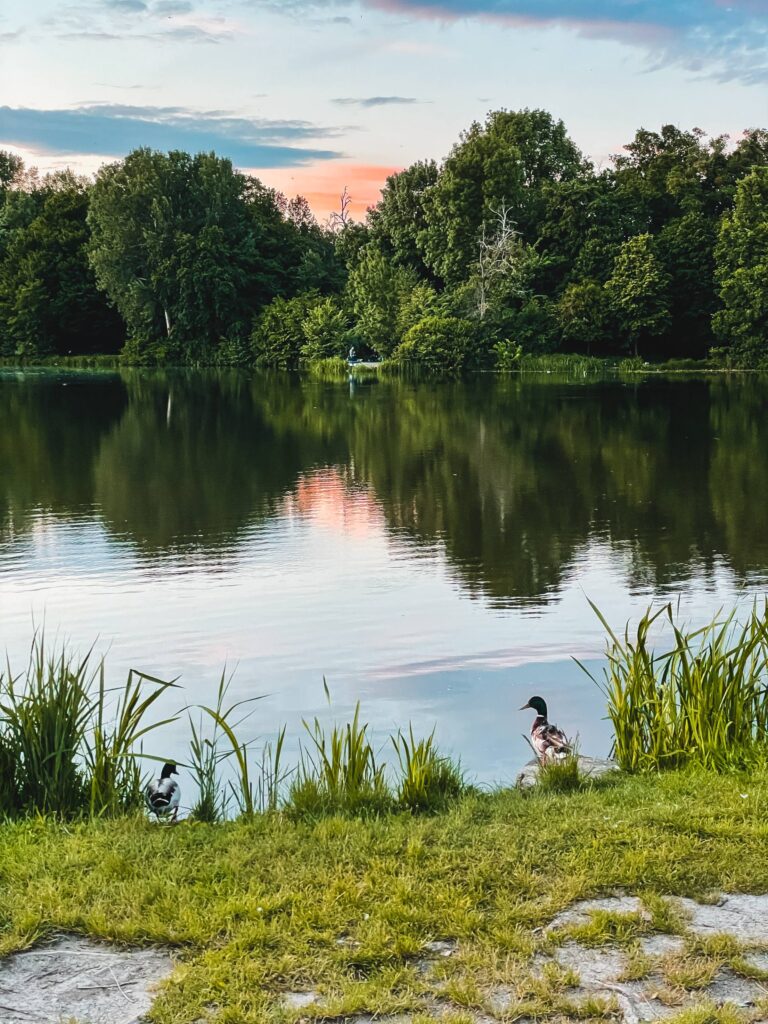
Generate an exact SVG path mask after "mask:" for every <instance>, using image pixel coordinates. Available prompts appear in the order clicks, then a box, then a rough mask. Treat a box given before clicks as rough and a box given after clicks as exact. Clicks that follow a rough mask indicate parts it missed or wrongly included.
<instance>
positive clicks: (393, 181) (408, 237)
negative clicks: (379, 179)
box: [369, 160, 438, 278]
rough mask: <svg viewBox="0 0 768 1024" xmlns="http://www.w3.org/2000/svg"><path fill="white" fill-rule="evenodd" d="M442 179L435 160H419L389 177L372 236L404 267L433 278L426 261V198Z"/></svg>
mask: <svg viewBox="0 0 768 1024" xmlns="http://www.w3.org/2000/svg"><path fill="white" fill-rule="evenodd" d="M437 180H438V169H437V164H436V163H435V161H434V160H425V161H419V162H417V163H415V164H412V165H411V166H410V167H407V168H406V169H405V170H404V171H400V172H399V173H398V174H392V175H390V176H389V177H388V178H387V181H386V184H385V185H384V188H383V189H382V190H381V199H380V201H379V202H378V204H377V205H376V207H375V208H374V209H373V210H372V211H371V214H370V217H369V224H370V228H371V233H372V235H373V237H374V239H376V240H377V241H379V242H380V244H381V245H382V247H383V249H384V251H386V252H388V253H390V254H391V256H392V258H393V259H394V260H395V262H396V263H398V264H399V265H400V266H402V267H410V268H411V269H412V270H415V271H416V272H417V273H418V274H419V275H420V276H422V277H426V278H429V277H431V274H430V270H429V268H428V266H427V265H426V264H425V262H424V252H423V246H424V232H425V230H426V228H427V220H426V213H425V210H424V200H425V197H426V195H427V193H428V191H429V189H431V188H432V187H433V186H434V185H435V184H436V183H437Z"/></svg>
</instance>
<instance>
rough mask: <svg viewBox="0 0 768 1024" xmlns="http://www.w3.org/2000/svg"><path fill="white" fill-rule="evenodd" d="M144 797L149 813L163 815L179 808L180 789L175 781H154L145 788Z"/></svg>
mask: <svg viewBox="0 0 768 1024" xmlns="http://www.w3.org/2000/svg"><path fill="white" fill-rule="evenodd" d="M144 796H145V798H146V801H147V806H148V807H149V809H150V811H154V813H155V814H163V813H165V812H166V811H173V810H175V809H176V808H177V807H178V806H179V799H180V798H181V788H180V787H179V784H178V782H176V780H175V779H155V780H154V782H150V784H149V785H148V786H147V788H146V790H145V793H144Z"/></svg>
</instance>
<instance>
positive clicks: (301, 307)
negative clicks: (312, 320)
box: [251, 291, 320, 370]
mask: <svg viewBox="0 0 768 1024" xmlns="http://www.w3.org/2000/svg"><path fill="white" fill-rule="evenodd" d="M319 301H320V296H319V295H318V294H317V292H314V291H312V292H304V293H302V294H301V295H297V296H295V298H293V299H284V298H281V297H280V296H278V297H277V298H276V299H273V300H272V301H271V302H270V304H269V305H268V306H267V307H266V308H265V309H264V310H262V312H261V314H260V315H259V316H258V318H257V319H256V322H255V324H254V328H253V332H252V334H251V349H252V352H253V357H254V359H255V361H256V362H257V363H261V364H263V365H264V366H276V367H278V368H280V369H283V370H286V369H290V368H291V367H294V366H297V365H298V362H299V358H300V356H301V349H302V346H303V345H304V342H305V340H306V339H305V337H304V331H303V324H304V321H305V320H306V318H307V314H308V313H309V311H310V310H311V309H312V307H313V306H315V305H316V304H317V303H318V302H319Z"/></svg>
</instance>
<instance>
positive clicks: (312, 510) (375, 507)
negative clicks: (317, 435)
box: [282, 466, 386, 539]
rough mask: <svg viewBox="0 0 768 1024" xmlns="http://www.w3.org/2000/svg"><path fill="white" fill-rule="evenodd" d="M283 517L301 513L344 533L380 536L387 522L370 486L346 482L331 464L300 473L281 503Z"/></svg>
mask: <svg viewBox="0 0 768 1024" xmlns="http://www.w3.org/2000/svg"><path fill="white" fill-rule="evenodd" d="M282 513H283V515H284V516H286V517H290V518H297V517H301V518H302V519H304V520H307V521H309V522H310V523H311V524H312V525H313V526H320V527H323V528H325V529H327V530H330V531H331V532H333V533H337V534H341V535H343V536H345V537H355V538H358V539H370V538H373V537H382V536H384V534H385V532H386V524H385V521H384V515H383V513H382V510H381V507H380V505H379V503H378V501H377V500H376V498H375V496H374V493H373V489H372V488H369V487H361V486H358V485H352V484H350V483H349V481H348V479H347V478H346V476H345V474H344V473H343V472H341V471H340V470H339V469H337V468H334V467H330V466H329V467H325V468H323V469H316V470H313V471H311V472H309V473H303V474H302V475H301V476H300V477H299V479H298V481H297V482H296V486H295V487H294V489H293V491H291V492H290V493H289V494H287V495H286V496H285V498H284V500H283V503H282Z"/></svg>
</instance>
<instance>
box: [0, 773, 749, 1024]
mask: <svg viewBox="0 0 768 1024" xmlns="http://www.w3.org/2000/svg"><path fill="white" fill-rule="evenodd" d="M767 796H768V775H766V774H764V773H757V774H750V775H745V774H727V775H715V774H707V773H704V772H703V771H693V770H691V771H689V772H685V773H679V772H670V773H665V774H663V775H660V776H656V775H646V776H637V777H627V776H624V777H620V778H619V779H618V780H615V781H613V782H612V783H610V784H609V783H607V782H606V783H603V784H602V785H597V784H595V785H594V786H591V787H590V788H588V789H585V790H583V791H581V792H576V793H573V794H569V795H545V794H542V793H534V794H531V795H522V794H521V793H518V792H515V791H507V792H499V793H496V794H485V795H484V794H474V795H470V796H467V797H464V798H462V799H461V800H459V801H458V802H457V803H455V804H454V805H453V806H452V808H451V809H450V810H448V811H447V812H444V813H442V814H439V815H436V816H433V817H428V818H425V817H414V816H413V815H410V814H397V815H387V816H384V817H381V818H376V819H368V820H358V819H350V818H338V817H331V818H326V819H324V820H321V821H319V822H315V823H310V822H306V821H295V820H291V819H290V818H287V817H286V816H284V815H282V814H269V815H264V816H262V817H259V818H256V819H255V820H254V821H252V822H250V823H247V822H243V821H240V822H230V823H226V824H222V825H217V826H209V825H204V824H199V823H198V824H194V823H190V822H184V823H182V824H180V825H178V826H177V827H175V828H167V827H162V826H155V825H151V824H149V823H148V822H146V821H144V820H143V819H141V818H121V819H117V820H112V821H107V820H102V821H96V822H89V823H80V824H68V825H63V824H57V823H55V822H53V821H51V820H42V819H36V820H27V821H23V822H18V823H15V824H9V825H5V826H4V827H3V828H2V829H1V830H0V878H2V881H3V884H2V887H0V922H1V931H0V951H1V952H3V953H7V952H9V951H11V950H15V949H21V948H24V947H26V946H28V945H30V944H31V943H33V942H34V941H35V940H37V939H39V938H40V937H41V936H44V935H46V934H48V933H51V932H53V931H55V930H57V929H66V930H71V931H76V932H80V933H83V934H86V935H91V936H95V937H99V938H103V939H107V940H111V941H116V942H125V943H131V944H145V943H167V944H170V945H171V946H174V947H176V948H177V949H178V953H179V957H180V963H179V966H178V967H177V969H176V971H175V972H174V974H173V976H172V977H171V979H170V981H169V982H168V983H167V984H166V985H165V987H164V988H163V989H162V991H161V992H160V994H159V997H158V999H157V1002H156V1004H155V1007H154V1010H153V1015H152V1020H153V1021H156V1022H157V1024H182V1022H183V1024H189V1022H190V1021H196V1020H203V1021H205V1020H209V1019H210V1020H215V1021H220V1022H230V1024H231V1022H235V1021H237V1022H244V1024H245V1022H255V1021H265V1020H267V1021H269V1020H275V1021H292V1020H297V1019H299V1018H303V1019H306V1018H310V1019H312V1018H318V1019H319V1018H323V1019H329V1018H335V1017H339V1016H343V1015H348V1014H355V1013H369V1014H390V1013H397V1012H405V1011H407V1012H413V1013H419V1014H421V1016H420V1018H419V1019H420V1020H422V1021H424V1022H427V1021H428V1020H430V1019H435V1018H437V1017H442V1018H443V1019H445V1018H444V1016H443V1015H444V1014H445V1013H448V1015H449V1017H448V1019H449V1020H451V1021H454V1022H456V1024H460V1022H462V1021H468V1020H469V1019H470V1014H471V1013H476V1012H478V1011H482V1012H491V1011H492V1001H493V993H494V992H495V991H498V990H499V989H500V988H503V989H504V990H505V991H509V992H511V993H512V996H511V999H512V1002H511V1004H510V1006H509V1008H508V1009H507V1011H505V1013H503V1014H501V1015H500V1016H501V1018H502V1019H503V1020H509V1021H511V1020H516V1019H518V1018H520V1017H525V1018H529V1019H530V1018H535V1019H549V1018H558V1017H559V1018H562V1016H563V1015H567V1016H569V1017H571V1019H577V1018H581V1019H583V1018H588V1019H595V1020H600V1019H606V1020H607V1019H611V1018H612V1017H613V1014H614V1010H615V1001H614V997H613V996H612V995H611V993H609V992H606V993H605V997H604V998H600V999H594V1000H592V1001H591V1002H590V1004H589V1005H588V1006H583V1005H581V1006H575V1005H572V1003H571V999H570V997H569V993H568V977H567V976H566V974H565V973H563V972H561V973H560V975H557V974H556V973H551V974H550V975H548V976H546V977H545V979H544V980H543V981H542V978H541V975H540V971H539V972H537V971H536V970H535V964H534V955H535V954H536V952H537V951H542V950H547V949H549V948H551V946H552V944H553V943H555V942H561V941H563V940H564V939H565V937H566V936H567V935H568V934H569V932H568V931H566V932H564V933H558V936H557V937H556V938H555V937H553V936H552V935H551V934H548V933H546V932H544V931H542V930H541V926H543V925H545V924H546V923H547V922H548V921H549V920H551V918H552V917H553V915H555V914H556V913H557V912H558V911H560V910H561V909H563V908H565V907H566V906H568V905H569V904H570V903H571V902H573V901H574V900H577V899H580V898H582V897H588V896H591V895H595V894H599V893H604V892H608V891H611V890H613V889H616V888H620V889H622V890H625V891H627V892H630V893H635V894H638V895H640V896H641V897H642V898H643V900H644V901H645V906H646V908H647V910H648V911H649V912H650V919H648V917H647V916H642V915H638V914H634V915H629V916H628V917H625V918H622V919H619V918H617V917H615V915H611V914H605V913H604V914H602V915H600V914H598V915H596V916H595V917H594V918H593V919H592V921H591V922H590V923H589V924H588V925H587V926H586V927H584V926H581V927H580V929H576V931H575V933H574V929H571V932H570V934H576V935H577V937H578V938H579V940H580V941H581V942H583V943H584V944H587V945H600V944H602V943H605V942H608V941H613V942H618V943H619V944H620V945H622V946H624V947H625V948H626V949H627V950H628V951H630V952H631V951H632V950H633V948H634V944H635V943H636V940H637V939H638V937H639V936H640V935H641V934H642V933H646V932H649V931H653V930H658V931H680V930H682V928H683V927H684V923H683V922H682V921H680V920H679V918H678V917H677V916H676V915H674V914H672V913H670V911H669V908H668V907H667V906H666V905H665V903H664V897H665V896H668V895H670V894H683V895H689V896H697V897H707V896H708V895H709V894H711V893H713V892H715V891H718V890H725V891H765V890H766V889H767V888H768V860H766V858H765V855H764V851H765V843H766V838H768V824H767V823H766V820H765V805H766V797H767ZM434 940H452V941H455V942H457V943H458V946H457V949H456V952H455V953H454V954H453V955H452V956H451V957H450V958H444V959H441V958H440V957H439V956H438V957H436V958H435V959H434V960H433V962H432V964H431V969H430V970H425V969H424V964H423V962H421V961H420V958H421V957H423V956H424V955H427V956H429V952H428V943H430V942H432V941H434ZM690 953H691V964H692V965H693V966H696V968H697V970H699V972H701V971H704V973H705V974H706V970H705V968H706V967H707V965H708V964H709V963H710V961H711V962H714V961H715V960H717V962H722V961H723V959H726V960H729V961H732V962H733V963H734V964H735V965H736V966H737V967H738V964H739V962H740V959H739V958H740V949H739V948H738V947H737V945H734V944H733V943H731V944H730V945H728V946H727V948H726V949H723V948H718V949H715V948H714V947H712V946H710V947H708V948H707V949H704V950H702V949H698V950H693V948H691V951H690ZM671 969H672V968H671V967H670V970H671ZM676 969H677V970H678V972H680V965H679V963H678V964H677V967H676ZM685 977H688V984H689V985H690V986H692V987H695V978H694V976H693V975H692V974H690V972H689V975H686V976H685ZM685 977H684V978H683V980H684V981H685ZM691 978H694V980H691ZM678 980H679V977H678ZM683 987H685V986H683ZM287 991H312V992H316V993H317V994H318V998H319V1000H321V1002H322V1006H321V1007H320V1006H318V1007H311V1006H310V1007H305V1008H303V1009H287V1008H285V1006H284V1004H283V1003H282V1001H281V996H282V994H283V993H284V992H287ZM708 1019H709V1020H713V1021H714V1020H717V1019H719V1018H717V1017H709V1018H708ZM723 1019H725V1018H723ZM728 1019H729V1020H733V1019H734V1018H733V1017H731V1018H728ZM736 1019H738V1017H737V1018H736Z"/></svg>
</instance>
